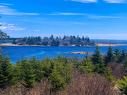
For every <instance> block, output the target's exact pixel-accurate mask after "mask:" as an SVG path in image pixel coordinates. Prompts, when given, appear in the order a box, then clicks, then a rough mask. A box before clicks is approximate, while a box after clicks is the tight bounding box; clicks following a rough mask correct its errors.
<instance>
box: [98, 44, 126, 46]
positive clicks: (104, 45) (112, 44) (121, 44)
mask: <svg viewBox="0 0 127 95" xmlns="http://www.w3.org/2000/svg"><path fill="white" fill-rule="evenodd" d="M96 46H127V44H96Z"/></svg>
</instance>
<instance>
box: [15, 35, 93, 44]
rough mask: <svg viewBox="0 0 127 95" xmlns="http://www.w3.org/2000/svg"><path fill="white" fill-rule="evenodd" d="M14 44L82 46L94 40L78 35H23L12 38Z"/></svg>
mask: <svg viewBox="0 0 127 95" xmlns="http://www.w3.org/2000/svg"><path fill="white" fill-rule="evenodd" d="M13 43H14V44H21V45H22V44H27V45H44V46H47V45H49V46H60V45H67V46H69V45H75V46H84V45H94V42H93V41H91V40H90V39H89V37H79V36H77V37H76V36H64V37H63V38H61V37H54V36H53V35H51V36H50V37H44V38H41V37H25V38H20V39H14V40H13Z"/></svg>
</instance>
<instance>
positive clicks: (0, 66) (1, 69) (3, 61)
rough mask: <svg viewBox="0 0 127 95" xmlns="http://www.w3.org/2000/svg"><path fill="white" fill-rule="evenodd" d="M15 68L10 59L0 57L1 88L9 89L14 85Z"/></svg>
mask: <svg viewBox="0 0 127 95" xmlns="http://www.w3.org/2000/svg"><path fill="white" fill-rule="evenodd" d="M12 71H13V67H12V65H11V64H10V60H9V58H8V57H5V58H4V57H2V55H0V88H4V87H7V86H9V85H11V84H12V80H13V79H12V78H13V73H12Z"/></svg>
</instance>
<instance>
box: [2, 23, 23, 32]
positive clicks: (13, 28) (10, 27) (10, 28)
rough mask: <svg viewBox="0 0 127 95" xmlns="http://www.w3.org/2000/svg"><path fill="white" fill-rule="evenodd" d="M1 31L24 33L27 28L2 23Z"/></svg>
mask: <svg viewBox="0 0 127 95" xmlns="http://www.w3.org/2000/svg"><path fill="white" fill-rule="evenodd" d="M0 25H2V26H0V29H1V30H3V31H23V30H25V28H22V27H19V26H17V25H15V24H10V23H3V22H2V23H0Z"/></svg>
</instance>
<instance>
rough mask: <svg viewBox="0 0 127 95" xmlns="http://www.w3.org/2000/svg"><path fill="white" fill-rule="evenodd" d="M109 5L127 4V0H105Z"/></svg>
mask: <svg viewBox="0 0 127 95" xmlns="http://www.w3.org/2000/svg"><path fill="white" fill-rule="evenodd" d="M104 1H105V2H107V3H126V2H127V0H104Z"/></svg>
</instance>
